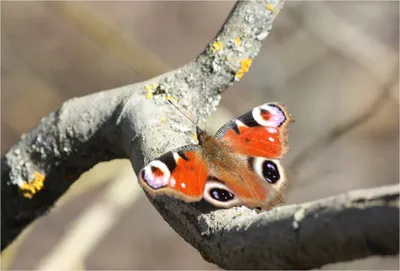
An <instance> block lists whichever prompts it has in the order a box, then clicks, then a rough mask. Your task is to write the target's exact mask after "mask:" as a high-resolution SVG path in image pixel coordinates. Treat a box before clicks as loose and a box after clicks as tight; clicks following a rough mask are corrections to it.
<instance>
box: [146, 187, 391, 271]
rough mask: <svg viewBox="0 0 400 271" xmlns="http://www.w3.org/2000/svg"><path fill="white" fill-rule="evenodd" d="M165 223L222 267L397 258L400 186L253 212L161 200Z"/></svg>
mask: <svg viewBox="0 0 400 271" xmlns="http://www.w3.org/2000/svg"><path fill="white" fill-rule="evenodd" d="M153 204H154V205H155V206H156V208H157V209H158V211H159V212H160V213H161V214H162V215H163V217H164V219H165V220H166V221H167V222H168V223H169V224H170V225H171V226H172V227H173V228H174V229H175V231H176V232H178V233H179V234H180V235H181V236H182V237H183V238H184V239H185V240H186V241H187V242H189V243H190V244H192V245H193V246H194V247H195V248H197V249H198V250H199V252H200V253H201V254H202V255H203V258H205V259H206V260H208V261H210V262H212V263H215V264H217V265H218V266H220V267H222V268H224V269H312V268H319V267H321V266H323V265H325V264H328V263H334V262H340V261H348V260H353V259H358V258H363V257H367V256H370V255H392V254H398V252H399V247H398V244H399V186H398V185H393V186H386V187H381V188H375V189H366V190H358V191H353V192H350V193H345V194H341V195H338V196H335V197H330V198H325V199H322V200H317V201H314V202H308V203H304V204H300V205H290V206H282V207H277V208H275V209H272V210H271V211H269V212H262V213H257V212H256V211H252V210H249V209H247V208H244V207H242V208H232V209H228V210H214V211H210V210H207V207H203V206H202V205H203V203H199V204H195V205H193V206H190V205H185V204H181V203H180V202H179V201H177V200H170V199H168V200H167V198H166V197H165V199H163V200H156V201H154V202H153Z"/></svg>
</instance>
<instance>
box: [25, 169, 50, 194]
mask: <svg viewBox="0 0 400 271" xmlns="http://www.w3.org/2000/svg"><path fill="white" fill-rule="evenodd" d="M44 181H45V176H44V175H43V174H41V173H39V172H37V171H35V172H34V173H33V180H32V181H30V182H26V181H24V183H23V184H22V185H21V186H20V187H19V189H21V190H22V191H23V192H24V193H23V196H24V197H25V198H29V199H30V198H32V197H33V195H34V194H36V193H37V192H39V191H40V190H41V189H42V188H43V186H44Z"/></svg>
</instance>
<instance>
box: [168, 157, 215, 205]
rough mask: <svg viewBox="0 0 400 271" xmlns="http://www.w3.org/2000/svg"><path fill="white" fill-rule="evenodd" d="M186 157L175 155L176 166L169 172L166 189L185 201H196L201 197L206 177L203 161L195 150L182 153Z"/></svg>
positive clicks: (206, 171)
mask: <svg viewBox="0 0 400 271" xmlns="http://www.w3.org/2000/svg"><path fill="white" fill-rule="evenodd" d="M184 156H185V158H186V159H184V158H183V157H181V156H179V155H175V157H176V158H177V159H176V165H177V166H176V168H175V169H174V171H173V172H172V174H171V179H170V182H169V184H168V189H171V193H173V194H175V193H178V194H179V195H180V197H181V198H183V199H184V200H185V201H198V200H200V199H201V198H202V197H203V192H204V187H205V184H206V181H207V177H208V170H207V165H206V163H205V161H204V160H203V159H202V158H201V156H199V155H198V154H197V153H195V152H186V153H184Z"/></svg>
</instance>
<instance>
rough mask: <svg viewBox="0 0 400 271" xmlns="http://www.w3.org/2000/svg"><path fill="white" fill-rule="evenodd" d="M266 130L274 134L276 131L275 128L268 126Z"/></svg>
mask: <svg viewBox="0 0 400 271" xmlns="http://www.w3.org/2000/svg"><path fill="white" fill-rule="evenodd" d="M267 131H268V132H269V133H271V134H275V133H276V132H277V130H276V129H275V128H272V127H269V128H267Z"/></svg>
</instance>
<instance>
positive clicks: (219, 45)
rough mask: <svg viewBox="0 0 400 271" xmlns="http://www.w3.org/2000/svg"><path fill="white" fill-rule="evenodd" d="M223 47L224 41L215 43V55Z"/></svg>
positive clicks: (213, 46) (213, 47)
mask: <svg viewBox="0 0 400 271" xmlns="http://www.w3.org/2000/svg"><path fill="white" fill-rule="evenodd" d="M223 47H224V44H223V43H222V41H215V42H214V43H213V44H212V51H213V53H216V52H218V51H221V50H222V48H223Z"/></svg>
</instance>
